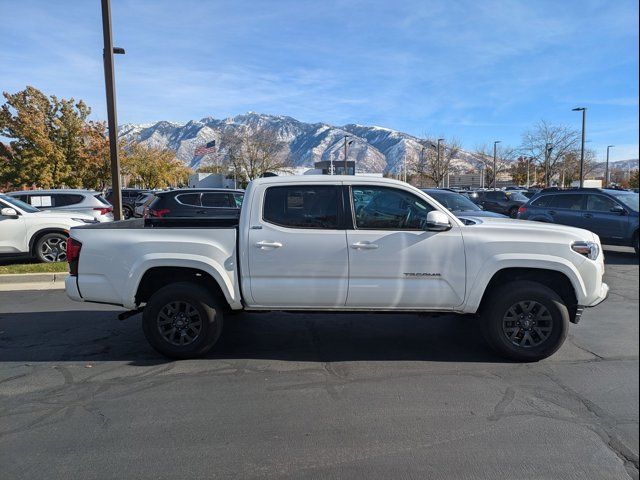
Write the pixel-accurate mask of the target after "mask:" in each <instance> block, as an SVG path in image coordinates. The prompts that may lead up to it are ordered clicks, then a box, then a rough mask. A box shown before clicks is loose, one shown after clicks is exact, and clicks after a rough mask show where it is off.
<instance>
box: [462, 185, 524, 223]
mask: <svg viewBox="0 0 640 480" xmlns="http://www.w3.org/2000/svg"><path fill="white" fill-rule="evenodd" d="M477 193H478V195H477V196H476V197H471V200H473V201H474V202H475V203H477V204H478V205H480V206H482V207H483V208H484V209H485V210H488V211H490V212H495V213H501V214H502V215H507V216H509V217H511V218H516V217H517V216H518V209H519V208H520V207H521V206H522V205H524V204H525V203H527V202H528V201H529V199H528V198H527V197H525V196H524V195H522V193H520V192H518V191H509V192H504V191H502V190H485V191H481V192H477Z"/></svg>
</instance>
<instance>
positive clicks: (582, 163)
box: [571, 107, 587, 188]
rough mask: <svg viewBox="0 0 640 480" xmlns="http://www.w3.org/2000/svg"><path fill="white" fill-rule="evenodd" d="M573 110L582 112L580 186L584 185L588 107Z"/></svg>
mask: <svg viewBox="0 0 640 480" xmlns="http://www.w3.org/2000/svg"><path fill="white" fill-rule="evenodd" d="M571 111H573V112H582V142H581V146H580V188H582V187H583V186H584V131H585V125H586V122H587V109H586V107H576V108H573V109H572V110H571Z"/></svg>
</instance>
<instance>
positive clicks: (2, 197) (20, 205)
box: [0, 195, 38, 213]
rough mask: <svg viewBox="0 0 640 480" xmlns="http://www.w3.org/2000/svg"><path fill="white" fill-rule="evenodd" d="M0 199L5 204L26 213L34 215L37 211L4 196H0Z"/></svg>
mask: <svg viewBox="0 0 640 480" xmlns="http://www.w3.org/2000/svg"><path fill="white" fill-rule="evenodd" d="M0 199H2V200H4V201H5V202H7V203H8V204H10V205H11V206H13V207H18V208H19V209H20V210H22V211H25V212H27V213H36V212H37V211H38V209H37V208H34V207H32V206H31V205H29V204H28V203H24V202H23V201H21V200H18V199H17V198H12V197H8V196H6V195H0Z"/></svg>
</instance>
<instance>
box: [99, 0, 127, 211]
mask: <svg viewBox="0 0 640 480" xmlns="http://www.w3.org/2000/svg"><path fill="white" fill-rule="evenodd" d="M102 36H103V39H104V50H103V51H102V57H103V61H104V83H105V88H106V93H107V123H108V126H109V157H110V159H111V192H112V196H113V198H112V200H111V201H112V202H113V218H114V220H122V193H121V192H120V160H119V159H118V118H117V111H116V82H115V73H114V69H113V54H114V53H116V54H121V55H124V48H120V47H114V46H113V36H112V34H111V4H110V3H109V0H102Z"/></svg>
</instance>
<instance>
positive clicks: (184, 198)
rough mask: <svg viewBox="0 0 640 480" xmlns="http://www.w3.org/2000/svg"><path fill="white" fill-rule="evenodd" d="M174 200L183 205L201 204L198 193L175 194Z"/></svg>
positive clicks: (195, 205) (197, 205)
mask: <svg viewBox="0 0 640 480" xmlns="http://www.w3.org/2000/svg"><path fill="white" fill-rule="evenodd" d="M176 200H177V201H178V203H182V204H183V205H190V206H192V207H199V206H201V203H200V194H199V193H183V194H181V195H177V196H176Z"/></svg>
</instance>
